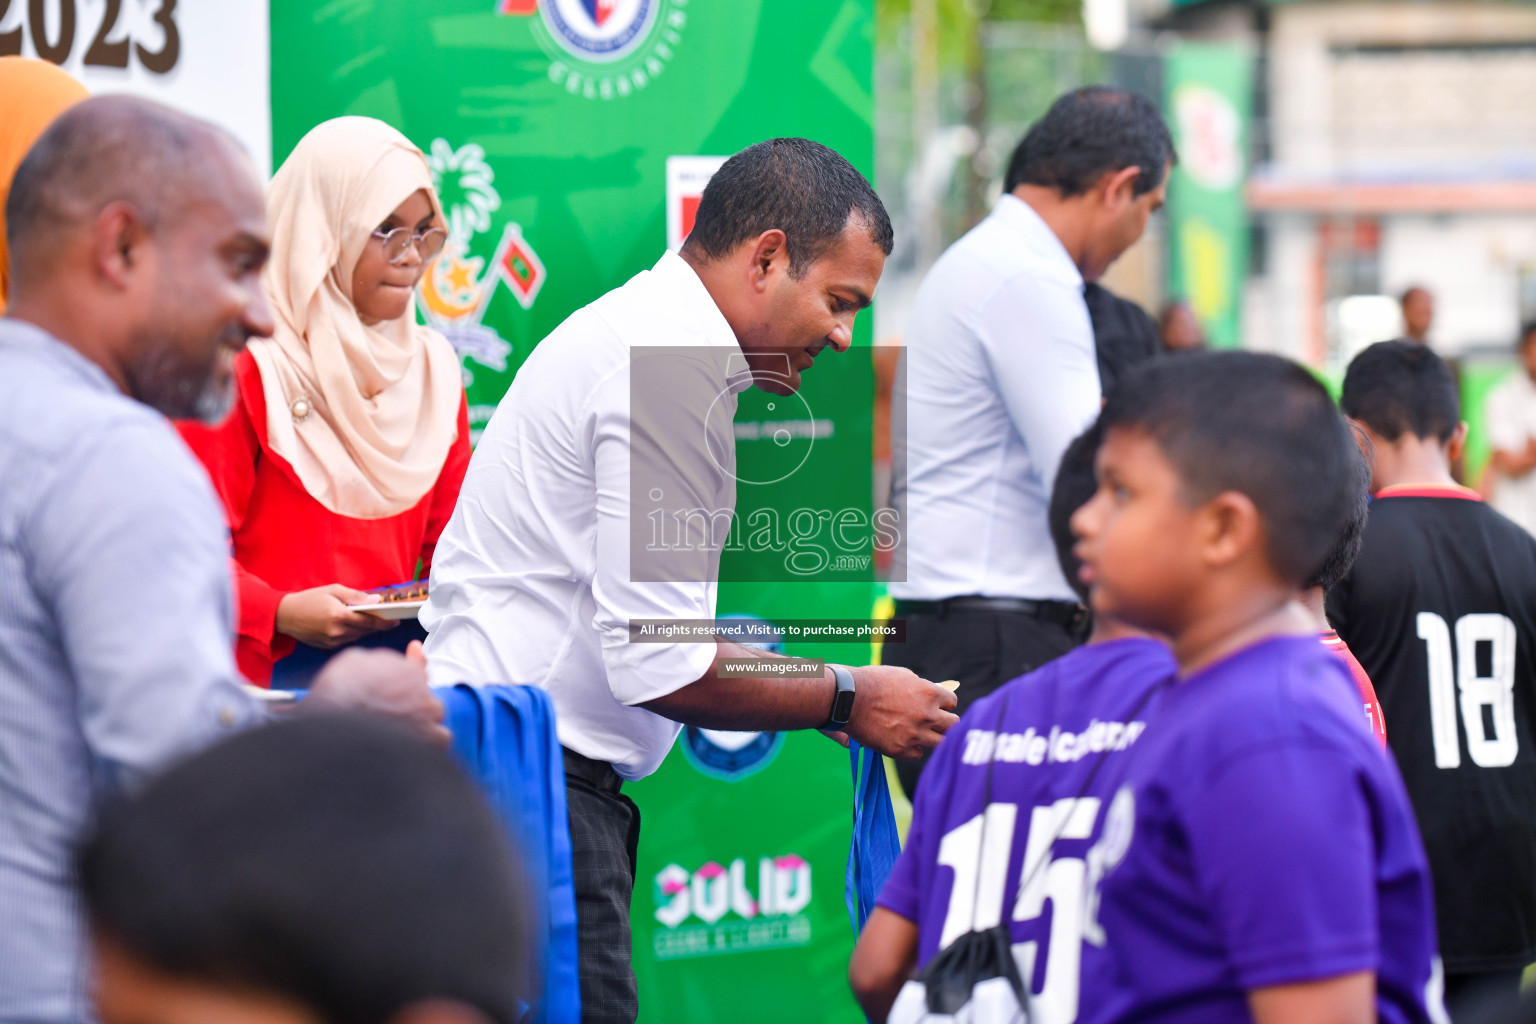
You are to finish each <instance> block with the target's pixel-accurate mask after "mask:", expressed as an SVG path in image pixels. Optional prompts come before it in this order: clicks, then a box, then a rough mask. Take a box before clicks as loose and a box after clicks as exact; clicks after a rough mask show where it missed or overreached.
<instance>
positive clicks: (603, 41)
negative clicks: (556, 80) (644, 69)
mask: <svg viewBox="0 0 1536 1024" xmlns="http://www.w3.org/2000/svg"><path fill="white" fill-rule="evenodd" d="M658 6H660V5H659V2H658V0H542V2H541V3H540V4H539V13H540V14H542V15H543V16H544V26H545V27H546V28H548V29H549V33H550V35H551V36H553V37H554V39H555V42H557V43H559V44H560V45H561V46H562V47H564V48H565V49H566V50H568V51H569V52H570V54H571V56H573V57H579V58H581V59H582V60H589V61H604V62H606V61H614V60H618V59H620V58H621V57H624V56H627V55H628V54H629V53H630V52H632V51H633V50H634V49H635V48H636V47H637V46H639V45H640V44H641V43H643V42H644V41H645V39H646V37H647V36H648V35H649V34H650V30H651V26H652V25H654V24H655V22H656V9H657V7H658Z"/></svg>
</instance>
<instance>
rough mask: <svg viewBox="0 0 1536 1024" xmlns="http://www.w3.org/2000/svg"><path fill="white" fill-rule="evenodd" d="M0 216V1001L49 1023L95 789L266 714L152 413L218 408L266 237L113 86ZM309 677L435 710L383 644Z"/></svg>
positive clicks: (67, 963) (58, 1006)
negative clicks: (3, 305) (76, 856)
mask: <svg viewBox="0 0 1536 1024" xmlns="http://www.w3.org/2000/svg"><path fill="white" fill-rule="evenodd" d="M6 221H7V239H8V242H9V247H10V253H11V267H12V279H11V295H10V306H9V308H8V310H7V313H6V317H5V318H4V319H0V1020H3V1021H6V1022H7V1024H15V1022H43V1021H46V1022H60V1024H62V1022H66V1021H80V1020H86V1019H89V1017H90V1013H89V1010H88V1008H87V1003H86V1000H85V981H86V975H87V969H86V964H85V959H84V952H83V941H82V938H83V936H82V925H81V923H80V920H79V916H78V908H77V906H76V901H75V898H74V895H73V892H72V885H71V878H70V875H69V865H70V863H71V853H72V849H73V846H74V844H75V842H76V841H77V839H78V838H79V836H80V833H81V831H82V828H83V827H84V825H85V824H86V822H87V819H88V818H89V815H90V812H91V807H92V804H93V802H94V801H95V800H96V799H97V798H98V796H99V795H100V794H102V793H103V792H105V791H107V790H109V789H110V788H111V787H113V786H117V785H121V784H123V783H131V782H132V781H133V780H134V779H135V778H136V777H140V776H142V775H143V774H144V773H146V772H148V771H151V770H153V769H154V768H156V767H158V766H160V765H163V764H164V763H165V762H167V761H168V760H170V759H172V758H174V757H176V756H177V755H179V754H182V753H186V752H189V751H190V750H192V749H195V748H196V747H198V746H201V745H203V744H206V743H208V742H210V741H212V740H214V739H216V738H217V737H218V736H220V735H221V734H224V733H227V732H229V731H230V730H233V729H237V728H240V727H242V726H245V725H247V724H250V723H253V722H255V721H257V720H259V719H260V717H261V715H262V712H261V709H260V708H259V707H258V705H257V704H256V703H255V702H254V701H253V700H251V698H250V697H248V696H247V695H246V694H245V693H244V692H243V690H242V689H241V686H240V682H241V681H240V678H239V676H238V674H237V672H236V670H235V666H234V657H233V636H234V633H233V630H234V626H233V622H234V620H233V595H232V584H231V577H230V570H229V554H228V550H229V549H228V544H227V541H226V539H225V530H224V517H223V513H222V511H221V509H220V507H219V505H218V502H217V500H216V498H215V497H214V494H213V490H212V487H211V485H210V484H209V482H208V480H207V478H206V476H205V475H204V474H203V471H202V469H201V467H200V466H198V464H197V463H196V462H195V461H194V460H193V458H192V456H191V454H190V453H189V452H188V451H187V450H186V449H185V448H184V447H183V446H182V444H181V442H180V440H179V438H178V437H177V436H176V433H175V431H174V430H173V429H172V427H171V425H170V424H169V423H168V422H167V421H166V419H165V417H166V416H174V417H184V416H194V415H195V416H202V417H204V418H217V417H219V416H220V415H222V413H223V411H224V410H225V409H227V407H228V402H229V397H230V394H231V392H230V368H231V360H232V358H233V356H234V355H235V353H236V352H238V351H239V349H240V348H242V347H243V346H244V345H245V342H246V340H247V339H248V338H250V337H251V336H253V335H265V334H268V333H270V332H271V329H272V318H271V314H270V312H269V311H268V309H267V305H266V300H265V299H264V298H263V297H262V293H261V285H260V280H259V277H260V272H261V268H262V266H263V264H264V263H265V262H266V257H267V249H268V243H267V231H266V217H265V212H264V208H263V204H262V198H261V191H260V186H259V184H258V182H257V180H256V177H255V175H254V173H253V170H252V168H251V165H250V162H249V160H248V159H247V158H246V157H245V155H244V154H243V153H242V152H241V151H240V150H239V148H238V146H237V145H236V144H235V143H233V142H232V141H231V140H229V139H228V138H227V137H226V136H224V135H223V134H222V133H221V132H219V131H218V130H217V129H214V128H212V127H211V126H209V125H205V124H203V123H201V122H198V121H195V120H192V119H190V118H187V117H184V116H182V115H179V114H176V113H174V112H172V111H170V110H167V109H165V108H162V107H158V106H156V105H153V104H148V103H144V102H142V101H138V100H129V99H126V98H121V97H110V98H101V99H95V100H88V101H86V102H85V103H82V104H80V105H79V106H77V107H75V108H73V109H72V110H71V111H69V112H67V113H65V114H64V115H62V116H61V117H60V118H59V120H58V121H57V122H55V123H54V125H53V126H52V127H51V128H50V129H49V130H48V131H47V132H46V133H44V135H43V137H42V138H41V139H39V140H38V143H37V144H36V146H34V148H33V149H32V151H31V152H30V153H29V154H28V156H27V158H26V159H25V160H24V161H23V162H22V165H21V167H20V168H19V169H18V171H17V173H16V177H15V180H14V182H13V184H12V187H11V190H10V195H9V199H8V202H7V204H6ZM374 653H375V654H379V652H374ZM419 660H420V659H419V658H418V661H419ZM312 699H313V700H316V701H317V702H318V703H319V704H320V705H327V704H329V705H333V706H335V705H342V706H352V707H372V708H374V709H376V710H382V711H389V712H391V713H395V714H400V715H403V716H405V717H408V718H413V719H415V720H416V721H419V722H423V723H431V722H434V721H436V720H437V719H439V718H440V717H441V706H440V705H438V704H437V703H436V701H435V700H434V699H433V698H432V697H431V694H430V692H429V691H428V690H427V688H426V685H425V670H424V667H423V665H422V664H413V663H410V662H407V661H406V660H405V659H401V658H399V656H398V655H396V656H393V657H390V656H388V655H382V654H379V656H378V657H371V658H370V657H367V656H360V657H359V658H356V659H352V660H350V661H349V662H348V663H346V664H345V665H344V666H342V668H341V669H339V670H338V671H337V672H335V673H333V674H332V675H331V676H330V677H329V678H328V679H327V680H323V681H317V683H316V690H315V691H314V692H313V698H312ZM439 728H440V727H439Z"/></svg>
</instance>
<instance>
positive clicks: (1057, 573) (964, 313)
mask: <svg viewBox="0 0 1536 1024" xmlns="http://www.w3.org/2000/svg"><path fill="white" fill-rule="evenodd" d="M904 363H905V367H904V371H905V372H904V376H905V381H906V424H905V434H906V438H905V463H906V464H905V485H904V487H903V485H902V482H901V477H902V474H901V466H900V464H899V460H900V459H901V457H902V456H901V450H900V447H901V443H902V441H901V437H900V436H899V435H900V431H899V430H898V431H897V432H896V433H897V436H896V437H894V438H893V440H894V441H895V444H896V446H897V450H896V452H895V457H896V459H897V460H898V465H897V487H896V493H894V494H893V496H892V497H893V504H894V505H895V507H897V508H898V509H902V510H903V520H904V522H905V524H906V527H905V537H904V541H905V548H904V550H905V572H906V579H905V582H898V581H896V580H893V581H892V583H891V593H892V595H894V596H895V597H898V598H906V599H911V600H930V601H932V600H942V599H944V598H948V597H960V596H964V595H971V594H981V595H984V596H987V597H1014V598H1032V599H1035V600H1047V599H1053V600H1062V601H1076V600H1077V596H1076V595H1075V594H1074V593H1073V591H1072V589H1071V588H1070V587H1069V586H1068V585H1067V581H1066V579H1065V577H1063V576H1062V574H1061V569H1060V568H1059V567H1058V566H1057V564H1056V551H1055V548H1054V547H1053V546H1052V544H1051V537H1050V532H1049V530H1048V529H1047V526H1046V507H1047V505H1048V504H1049V501H1050V494H1051V484H1052V482H1053V481H1054V480H1055V478H1056V467H1057V465H1058V464H1059V463H1060V461H1061V455H1062V452H1063V451H1065V450H1066V447H1067V445H1068V444H1070V443H1071V441H1072V439H1073V438H1074V437H1076V436H1077V435H1078V434H1080V433H1082V431H1083V430H1084V429H1085V428H1086V427H1087V426H1088V425H1089V424H1090V423H1092V422H1093V419H1094V417H1095V416H1097V415H1098V412H1099V371H1098V365H1097V363H1096V362H1095V360H1094V347H1093V327H1092V325H1091V323H1090V321H1089V319H1088V307H1087V305H1086V303H1085V302H1084V301H1083V279H1082V275H1081V274H1079V273H1078V270H1077V267H1076V266H1075V265H1074V264H1073V262H1072V258H1071V257H1070V256H1069V255H1068V254H1067V251H1066V249H1065V248H1064V247H1063V246H1062V244H1061V241H1060V240H1059V239H1058V238H1057V237H1056V235H1055V234H1054V233H1053V232H1052V231H1051V229H1050V228H1049V227H1048V226H1047V225H1046V223H1045V222H1044V221H1043V220H1041V219H1040V216H1039V215H1038V214H1037V213H1035V211H1034V209H1033V208H1031V207H1030V206H1029V204H1028V203H1025V202H1024V201H1023V200H1021V199H1018V198H1017V197H1015V196H1013V195H1011V194H1005V195H1004V196H1003V197H1002V198H1001V199H999V200H998V203H997V206H996V207H994V208H993V210H992V213H991V215H990V216H988V217H987V219H986V220H984V221H982V222H981V223H980V224H978V225H977V226H976V227H975V228H973V229H972V230H971V231H970V232H969V233H968V234H966V235H965V237H964V238H961V239H960V240H959V241H958V242H956V243H955V244H954V245H952V246H950V247H949V249H948V250H947V251H946V252H945V253H944V255H943V256H941V257H940V258H939V260H938V262H937V263H935V264H934V265H933V269H932V270H931V271H929V273H928V276H927V278H926V279H925V280H924V281H923V284H922V287H921V288H919V289H918V293H917V299H916V301H915V302H914V304H913V307H912V316H911V319H910V320H909V321H908V327H907V338H906V352H905V355H904ZM893 415H895V416H899V415H900V413H899V410H894V411H893Z"/></svg>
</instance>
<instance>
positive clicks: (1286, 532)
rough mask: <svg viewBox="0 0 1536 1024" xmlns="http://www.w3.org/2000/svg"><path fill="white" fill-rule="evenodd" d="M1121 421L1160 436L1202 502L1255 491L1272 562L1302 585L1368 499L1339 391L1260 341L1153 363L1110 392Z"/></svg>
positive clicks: (1112, 419)
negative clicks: (1361, 492) (1263, 350)
mask: <svg viewBox="0 0 1536 1024" xmlns="http://www.w3.org/2000/svg"><path fill="white" fill-rule="evenodd" d="M1100 424H1101V425H1102V427H1103V429H1104V432H1105V434H1106V435H1107V434H1108V433H1109V432H1110V431H1112V430H1134V431H1140V432H1143V433H1145V434H1147V435H1148V436H1150V437H1151V438H1152V440H1153V441H1155V442H1156V443H1157V445H1158V447H1159V448H1161V449H1162V452H1163V455H1164V457H1165V458H1167V460H1168V461H1169V463H1171V464H1172V466H1173V468H1174V471H1175V472H1176V473H1177V474H1178V475H1179V478H1180V480H1181V481H1182V488H1183V492H1184V498H1185V500H1186V501H1188V502H1189V503H1191V504H1198V503H1200V502H1204V501H1207V500H1209V499H1210V498H1212V497H1215V496H1216V495H1217V494H1220V493H1221V492H1223V491H1239V492H1241V493H1243V494H1245V495H1247V496H1248V498H1249V500H1251V501H1252V502H1253V504H1254V506H1255V507H1256V508H1257V509H1258V512H1259V515H1260V516H1261V517H1263V520H1264V528H1265V534H1266V537H1267V553H1268V556H1269V563H1270V566H1271V568H1273V569H1274V571H1275V573H1276V575H1278V576H1279V577H1280V578H1281V579H1282V580H1284V581H1286V582H1287V583H1288V584H1289V585H1291V586H1293V587H1300V586H1301V584H1302V582H1303V581H1304V580H1307V579H1310V578H1311V577H1312V576H1313V575H1314V574H1315V573H1316V572H1317V571H1318V569H1319V567H1320V566H1321V565H1322V564H1323V561H1324V559H1325V558H1326V557H1327V554H1328V549H1329V548H1331V547H1332V546H1333V543H1334V540H1335V539H1336V538H1337V537H1338V535H1339V533H1340V532H1341V531H1343V529H1344V527H1345V524H1346V523H1348V521H1349V516H1350V513H1351V510H1352V509H1353V508H1354V506H1355V501H1356V498H1357V491H1358V487H1357V483H1358V469H1357V464H1358V460H1359V449H1358V448H1357V447H1356V446H1355V441H1354V438H1353V437H1352V436H1351V435H1350V431H1349V427H1348V426H1347V425H1346V424H1345V422H1344V419H1343V417H1341V416H1340V415H1339V412H1338V410H1337V409H1336V408H1335V407H1334V404H1333V400H1332V399H1331V398H1329V397H1328V392H1327V391H1326V390H1325V389H1324V388H1323V386H1322V384H1320V383H1318V381H1317V379H1316V378H1315V377H1313V376H1312V375H1311V374H1310V373H1308V372H1307V371H1306V370H1305V369H1303V368H1302V367H1300V366H1298V365H1296V364H1295V363H1293V362H1290V361H1289V360H1286V359H1281V358H1280V357H1279V356H1272V355H1262V354H1259V353H1255V352H1192V353H1190V354H1188V355H1187V356H1185V357H1184V358H1181V359H1160V360H1156V361H1154V362H1150V363H1145V364H1143V365H1141V366H1139V367H1137V368H1136V369H1135V370H1134V371H1132V373H1131V374H1129V375H1127V376H1126V377H1125V378H1124V379H1123V380H1122V381H1121V383H1120V386H1119V387H1118V388H1116V389H1115V391H1114V392H1113V393H1112V394H1111V395H1110V396H1109V398H1108V401H1107V402H1106V403H1105V405H1104V411H1103V413H1102V414H1101V416H1100Z"/></svg>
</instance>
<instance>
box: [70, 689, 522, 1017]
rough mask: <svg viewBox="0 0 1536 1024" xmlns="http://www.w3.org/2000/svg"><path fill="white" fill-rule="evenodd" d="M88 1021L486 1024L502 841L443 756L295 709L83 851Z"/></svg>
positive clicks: (507, 984)
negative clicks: (94, 1012)
mask: <svg viewBox="0 0 1536 1024" xmlns="http://www.w3.org/2000/svg"><path fill="white" fill-rule="evenodd" d="M79 872H80V883H81V888H82V891H83V895H84V901H85V909H86V913H87V916H88V919H89V922H90V926H91V936H92V945H93V947H94V950H95V954H96V967H97V982H96V989H97V991H96V999H97V1008H98V1011H99V1016H100V1019H101V1021H102V1022H103V1024H206V1022H208V1021H213V1020H219V1021H224V1022H227V1024H503V1022H510V1021H512V1020H514V1019H516V1017H517V1014H518V1008H519V996H520V995H522V994H525V993H526V988H525V986H524V979H525V978H526V976H527V966H526V963H525V958H526V956H527V950H528V944H527V939H526V935H527V930H526V925H525V911H524V902H523V897H522V892H521V887H520V882H519V880H518V877H517V870H516V868H515V865H514V861H513V855H512V851H511V849H510V846H509V844H508V842H507V840H506V838H505V837H504V835H503V833H502V830H501V827H500V826H499V824H498V823H497V821H496V819H495V818H494V816H493V815H492V813H491V811H490V809H489V808H488V807H487V806H486V804H485V801H484V800H483V799H482V798H481V796H480V794H479V793H478V791H477V790H476V789H475V787H474V784H473V783H472V782H471V781H470V780H469V778H468V777H467V776H466V775H465V774H464V772H463V771H462V770H461V769H460V768H459V767H458V766H457V765H456V764H455V763H453V761H452V760H451V758H450V757H449V755H448V754H447V753H445V752H443V751H439V750H436V749H433V748H431V747H429V746H427V745H426V744H424V743H423V742H422V741H420V740H418V739H417V738H416V737H415V736H412V735H408V734H406V733H404V732H402V731H400V730H399V729H398V728H397V727H395V726H393V725H390V724H388V723H384V722H376V721H372V720H368V719H363V718H356V717H351V716H346V715H340V714H324V715H321V714H317V715H309V716H299V717H296V718H295V719H294V720H292V721H285V722H281V723H279V724H275V725H270V726H266V727H263V728H259V729H256V730H253V731H251V732H248V733H245V734H243V735H239V736H236V737H234V738H233V739H231V740H229V741H228V742H226V743H223V744H221V745H219V746H217V747H214V748H212V749H210V750H208V751H205V752H204V753H202V754H199V755H197V756H195V757H192V758H190V759H189V760H187V761H185V762H183V763H181V764H180V765H178V766H176V767H174V768H172V769H170V770H169V771H167V772H166V773H165V774H164V775H162V776H160V777H159V778H157V779H155V780H154V781H152V782H151V783H150V784H149V785H148V786H147V787H145V789H144V790H143V791H141V792H140V793H139V794H138V795H136V796H134V797H133V798H131V799H129V800H127V801H126V802H124V803H122V804H120V805H118V806H116V807H114V808H110V809H109V810H108V811H107V812H106V813H105V814H104V815H103V818H102V821H101V822H100V825H99V827H98V829H97V831H96V833H95V834H94V835H93V836H92V838H91V839H90V840H89V841H88V842H87V844H86V846H85V848H84V849H83V850H82V851H81V854H80V862H79Z"/></svg>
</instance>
